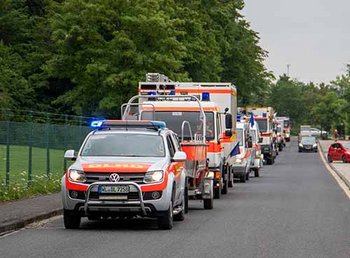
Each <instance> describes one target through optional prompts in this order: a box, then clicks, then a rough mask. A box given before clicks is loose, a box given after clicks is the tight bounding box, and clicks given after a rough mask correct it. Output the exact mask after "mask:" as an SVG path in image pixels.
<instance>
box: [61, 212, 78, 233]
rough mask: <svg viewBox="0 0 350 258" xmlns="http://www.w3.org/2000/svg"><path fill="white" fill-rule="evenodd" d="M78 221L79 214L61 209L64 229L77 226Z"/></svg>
mask: <svg viewBox="0 0 350 258" xmlns="http://www.w3.org/2000/svg"><path fill="white" fill-rule="evenodd" d="M80 221H81V217H80V216H79V215H76V214H74V213H73V212H69V211H67V210H63V222H64V227H65V228H66V229H77V228H79V226H80Z"/></svg>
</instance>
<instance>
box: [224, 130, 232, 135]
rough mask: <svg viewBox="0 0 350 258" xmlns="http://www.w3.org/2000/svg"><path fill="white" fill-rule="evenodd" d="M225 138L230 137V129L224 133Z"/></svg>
mask: <svg viewBox="0 0 350 258" xmlns="http://www.w3.org/2000/svg"><path fill="white" fill-rule="evenodd" d="M225 136H227V137H231V136H232V130H231V129H227V130H226V131H225Z"/></svg>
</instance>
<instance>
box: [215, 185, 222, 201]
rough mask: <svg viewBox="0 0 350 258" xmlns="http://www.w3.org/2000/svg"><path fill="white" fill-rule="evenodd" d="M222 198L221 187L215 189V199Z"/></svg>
mask: <svg viewBox="0 0 350 258" xmlns="http://www.w3.org/2000/svg"><path fill="white" fill-rule="evenodd" d="M220 198H221V187H214V199H220Z"/></svg>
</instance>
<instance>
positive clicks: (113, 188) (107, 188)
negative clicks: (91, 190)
mask: <svg viewBox="0 0 350 258" xmlns="http://www.w3.org/2000/svg"><path fill="white" fill-rule="evenodd" d="M98 192H99V193H129V192H130V187H129V186H128V185H100V186H99V187H98Z"/></svg>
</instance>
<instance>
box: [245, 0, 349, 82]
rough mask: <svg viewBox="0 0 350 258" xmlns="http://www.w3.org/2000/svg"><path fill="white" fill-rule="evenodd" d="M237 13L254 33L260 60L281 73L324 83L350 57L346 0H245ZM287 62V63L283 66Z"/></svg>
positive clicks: (343, 69)
mask: <svg viewBox="0 0 350 258" xmlns="http://www.w3.org/2000/svg"><path fill="white" fill-rule="evenodd" d="M244 1H245V7H244V9H243V10H242V14H243V15H244V16H245V18H246V20H247V21H248V22H250V25H251V28H252V29H253V30H254V31H256V32H258V33H259V37H260V46H261V47H262V48H263V49H264V50H267V51H268V52H269V57H267V59H266V60H265V66H266V68H267V70H268V71H272V72H273V73H274V75H275V76H276V78H278V76H280V75H282V74H284V73H285V74H287V72H288V70H289V76H290V77H292V78H295V79H297V80H299V81H302V82H305V83H308V82H310V81H312V82H314V83H321V82H325V83H329V82H330V81H332V80H334V79H336V76H338V75H342V74H345V73H346V64H347V63H350V0H332V1H331V0H244ZM288 65H289V69H288V68H287V66H288Z"/></svg>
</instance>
